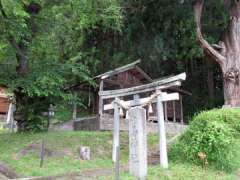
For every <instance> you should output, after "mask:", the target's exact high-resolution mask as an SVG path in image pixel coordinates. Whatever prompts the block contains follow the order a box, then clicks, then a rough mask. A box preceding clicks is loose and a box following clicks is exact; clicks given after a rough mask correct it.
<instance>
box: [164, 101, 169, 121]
mask: <svg viewBox="0 0 240 180" xmlns="http://www.w3.org/2000/svg"><path fill="white" fill-rule="evenodd" d="M164 116H165V121H166V122H168V110H167V101H166V102H164Z"/></svg>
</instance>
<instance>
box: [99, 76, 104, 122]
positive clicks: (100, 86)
mask: <svg viewBox="0 0 240 180" xmlns="http://www.w3.org/2000/svg"><path fill="white" fill-rule="evenodd" d="M101 91H103V80H101V82H100V85H99V92H101ZM98 113H99V116H100V119H101V116H102V114H103V99H102V96H101V95H99V106H98Z"/></svg>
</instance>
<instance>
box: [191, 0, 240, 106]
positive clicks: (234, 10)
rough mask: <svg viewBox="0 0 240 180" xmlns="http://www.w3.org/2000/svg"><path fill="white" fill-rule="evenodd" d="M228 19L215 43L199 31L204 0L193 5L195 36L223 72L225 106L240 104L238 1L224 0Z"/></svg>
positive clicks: (239, 24) (239, 3)
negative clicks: (195, 26) (195, 25)
mask: <svg viewBox="0 0 240 180" xmlns="http://www.w3.org/2000/svg"><path fill="white" fill-rule="evenodd" d="M225 4H226V7H227V8H228V12H229V16H230V20H229V24H228V26H227V29H226V30H225V31H224V33H223V34H222V36H221V39H220V42H219V43H218V44H217V45H211V44H210V43H209V42H208V41H207V40H205V39H204V37H203V34H202V31H201V16H202V9H203V5H204V0H197V1H196V3H195V5H194V13H195V21H196V24H197V29H196V32H197V38H198V41H199V43H200V45H201V47H202V48H203V50H204V51H205V52H206V53H208V54H209V55H210V56H211V57H212V58H213V59H214V60H215V61H216V62H217V63H218V65H219V66H220V68H221V71H222V74H223V83H224V100H225V105H226V106H231V107H236V106H240V55H239V52H240V31H239V29H240V1H239V0H225Z"/></svg>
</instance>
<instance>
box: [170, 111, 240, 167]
mask: <svg viewBox="0 0 240 180" xmlns="http://www.w3.org/2000/svg"><path fill="white" fill-rule="evenodd" d="M238 117H240V110H237V109H215V110H211V111H204V112H201V113H200V114H198V115H196V116H194V117H193V119H192V121H191V123H190V125H189V128H188V130H187V131H186V132H185V133H184V134H183V135H182V136H181V137H180V139H179V141H178V142H177V143H176V144H174V145H173V146H172V147H171V152H170V155H171V157H172V158H174V159H176V158H177V157H181V159H186V160H188V161H191V162H193V163H197V164H205V162H207V163H208V165H210V166H213V167H215V168H217V169H221V170H226V171H231V170H234V169H235V168H237V166H238V165H239V161H240V155H239V153H238V152H237V149H238V147H237V146H238V144H239V139H237V138H238V136H237V134H238V135H239V132H240V118H238ZM199 153H202V154H204V155H206V158H205V160H204V162H203V160H202V159H201V158H200V157H199ZM205 165H206V164H205Z"/></svg>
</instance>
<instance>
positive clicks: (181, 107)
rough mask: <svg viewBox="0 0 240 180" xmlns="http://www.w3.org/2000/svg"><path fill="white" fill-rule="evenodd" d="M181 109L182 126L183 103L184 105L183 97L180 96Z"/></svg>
mask: <svg viewBox="0 0 240 180" xmlns="http://www.w3.org/2000/svg"><path fill="white" fill-rule="evenodd" d="M180 108H181V124H183V123H184V122H183V103H182V96H181V95H180Z"/></svg>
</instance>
